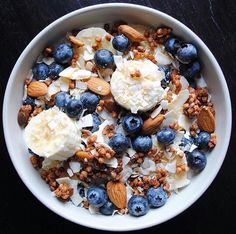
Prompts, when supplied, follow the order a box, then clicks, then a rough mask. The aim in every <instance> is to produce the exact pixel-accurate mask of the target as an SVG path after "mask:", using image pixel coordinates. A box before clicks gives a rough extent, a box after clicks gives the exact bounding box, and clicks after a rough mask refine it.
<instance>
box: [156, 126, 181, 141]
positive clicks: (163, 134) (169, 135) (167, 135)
mask: <svg viewBox="0 0 236 234" xmlns="http://www.w3.org/2000/svg"><path fill="white" fill-rule="evenodd" d="M175 135H176V133H175V131H174V130H173V129H172V128H163V129H161V130H160V131H159V132H158V133H157V140H158V141H159V142H160V143H162V144H166V145H169V144H171V143H172V142H173V140H174V139H175Z"/></svg>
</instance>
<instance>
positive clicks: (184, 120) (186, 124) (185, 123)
mask: <svg viewBox="0 0 236 234" xmlns="http://www.w3.org/2000/svg"><path fill="white" fill-rule="evenodd" d="M178 124H179V126H180V127H182V128H183V129H185V130H189V128H190V126H191V125H192V121H191V120H190V119H189V118H188V117H187V116H186V115H184V114H182V113H181V114H180V115H179V118H178Z"/></svg>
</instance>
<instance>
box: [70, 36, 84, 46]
mask: <svg viewBox="0 0 236 234" xmlns="http://www.w3.org/2000/svg"><path fill="white" fill-rule="evenodd" d="M69 40H70V42H71V43H72V44H74V45H76V46H78V47H81V46H84V43H83V42H82V41H80V40H79V39H78V38H76V37H74V36H69Z"/></svg>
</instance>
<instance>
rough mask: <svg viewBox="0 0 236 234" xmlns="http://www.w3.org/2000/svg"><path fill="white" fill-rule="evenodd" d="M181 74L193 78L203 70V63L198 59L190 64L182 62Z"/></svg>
mask: <svg viewBox="0 0 236 234" xmlns="http://www.w3.org/2000/svg"><path fill="white" fill-rule="evenodd" d="M179 70H180V74H181V75H182V76H184V77H185V78H187V79H188V80H190V79H193V78H194V77H195V76H196V75H197V74H199V73H200V71H201V64H200V63H199V62H198V61H194V62H192V63H190V64H180V67H179Z"/></svg>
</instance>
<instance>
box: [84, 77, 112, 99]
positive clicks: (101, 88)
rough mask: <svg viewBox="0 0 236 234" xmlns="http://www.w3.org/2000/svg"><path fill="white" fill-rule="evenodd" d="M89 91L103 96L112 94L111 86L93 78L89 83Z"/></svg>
mask: <svg viewBox="0 0 236 234" xmlns="http://www.w3.org/2000/svg"><path fill="white" fill-rule="evenodd" d="M87 86H88V89H90V90H91V91H93V92H94V93H96V94H99V95H101V96H106V95H108V94H109V93H110V92H111V89H110V85H109V83H107V82H106V81H105V80H103V79H100V78H95V77H92V78H90V79H89V80H88V81H87Z"/></svg>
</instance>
